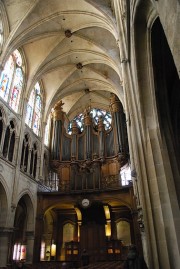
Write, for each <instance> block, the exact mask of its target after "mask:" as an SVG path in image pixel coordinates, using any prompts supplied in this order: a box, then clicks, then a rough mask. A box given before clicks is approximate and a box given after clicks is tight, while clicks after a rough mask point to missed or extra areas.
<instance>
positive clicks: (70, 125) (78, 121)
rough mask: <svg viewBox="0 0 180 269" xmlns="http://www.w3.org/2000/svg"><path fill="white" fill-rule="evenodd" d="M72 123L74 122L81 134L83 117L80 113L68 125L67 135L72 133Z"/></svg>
mask: <svg viewBox="0 0 180 269" xmlns="http://www.w3.org/2000/svg"><path fill="white" fill-rule="evenodd" d="M73 121H76V123H77V126H78V127H79V129H80V131H81V132H82V131H83V130H84V115H83V114H82V113H81V114H79V115H77V116H76V117H75V118H74V119H73V120H72V121H71V122H70V123H69V126H68V134H71V133H72V123H73Z"/></svg>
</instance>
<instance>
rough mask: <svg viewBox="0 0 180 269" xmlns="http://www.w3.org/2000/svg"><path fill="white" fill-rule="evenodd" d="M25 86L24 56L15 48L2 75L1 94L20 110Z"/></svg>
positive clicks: (16, 109) (13, 106)
mask: <svg viewBox="0 0 180 269" xmlns="http://www.w3.org/2000/svg"><path fill="white" fill-rule="evenodd" d="M22 86H23V70H22V57H21V54H20V52H19V51H18V50H15V51H14V52H13V53H12V54H11V55H10V56H9V58H8V60H7V62H6V64H5V66H4V69H3V71H2V73H1V76H0V96H1V97H2V98H3V99H4V101H6V102H7V103H8V104H9V105H10V107H11V108H12V109H13V110H14V111H15V112H18V108H19V101H20V96H21V92H22Z"/></svg>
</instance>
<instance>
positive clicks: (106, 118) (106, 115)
mask: <svg viewBox="0 0 180 269" xmlns="http://www.w3.org/2000/svg"><path fill="white" fill-rule="evenodd" d="M90 114H91V115H92V119H93V121H94V124H95V125H97V124H98V121H99V118H100V117H101V118H102V119H103V124H104V127H105V130H109V129H110V128H111V122H112V116H111V113H110V112H107V111H105V110H102V109H99V108H93V109H91V111H90Z"/></svg>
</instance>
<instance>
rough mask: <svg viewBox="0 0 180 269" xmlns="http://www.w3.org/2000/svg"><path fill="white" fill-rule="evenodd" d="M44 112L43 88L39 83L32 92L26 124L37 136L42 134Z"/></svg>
mask: <svg viewBox="0 0 180 269" xmlns="http://www.w3.org/2000/svg"><path fill="white" fill-rule="evenodd" d="M41 111H42V100H41V88H40V85H39V83H38V82H37V83H36V84H35V86H34V88H33V90H32V91H31V94H30V97H29V101H28V104H27V110H26V119H25V122H26V124H27V125H28V126H29V127H30V128H31V129H32V130H33V132H34V133H35V134H36V135H39V132H40V119H41Z"/></svg>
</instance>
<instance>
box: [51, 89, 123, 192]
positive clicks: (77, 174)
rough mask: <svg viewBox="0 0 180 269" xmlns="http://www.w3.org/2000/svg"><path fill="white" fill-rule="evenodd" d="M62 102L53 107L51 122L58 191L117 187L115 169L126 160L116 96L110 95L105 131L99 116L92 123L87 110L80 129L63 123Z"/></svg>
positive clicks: (116, 171)
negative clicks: (108, 124)
mask: <svg viewBox="0 0 180 269" xmlns="http://www.w3.org/2000/svg"><path fill="white" fill-rule="evenodd" d="M62 106H63V103H62V101H59V102H58V103H57V104H56V105H55V107H54V112H53V114H52V115H53V116H52V122H51V158H50V159H51V161H50V166H51V172H53V173H55V174H56V175H57V177H58V184H59V185H58V190H59V191H63V190H64V191H65V190H66V191H68V190H70V191H84V190H96V189H103V188H114V187H116V186H117V187H119V185H120V184H121V180H120V176H119V174H120V173H119V172H120V169H121V167H122V166H123V165H124V164H126V162H127V159H128V142H127V133H126V122H125V115H124V112H123V107H122V104H121V102H120V101H119V99H118V98H117V96H116V95H114V94H113V95H112V96H111V98H110V113H111V117H112V122H111V126H110V128H109V129H108V130H106V128H105V125H104V119H103V117H102V115H101V116H100V117H99V119H98V121H97V124H95V122H94V119H93V115H92V113H91V109H90V108H88V109H86V110H85V111H84V112H83V130H82V131H81V130H80V127H79V126H78V124H77V122H76V121H75V120H74V121H72V127H71V134H68V133H67V131H66V129H65V127H64V125H65V118H66V117H65V113H64V112H63V108H62Z"/></svg>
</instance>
